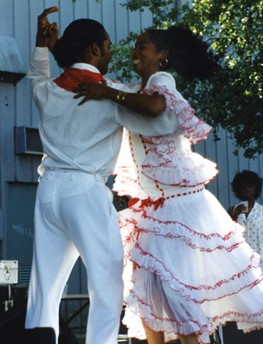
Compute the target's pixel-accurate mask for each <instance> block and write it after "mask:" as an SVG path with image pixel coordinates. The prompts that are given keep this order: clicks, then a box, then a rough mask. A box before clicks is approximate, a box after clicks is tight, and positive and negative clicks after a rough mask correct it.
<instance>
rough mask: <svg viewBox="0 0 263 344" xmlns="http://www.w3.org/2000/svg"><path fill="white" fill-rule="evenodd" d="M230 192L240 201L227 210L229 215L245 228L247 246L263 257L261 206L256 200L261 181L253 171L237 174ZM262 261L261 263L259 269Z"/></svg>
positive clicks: (262, 213) (262, 216)
mask: <svg viewBox="0 0 263 344" xmlns="http://www.w3.org/2000/svg"><path fill="white" fill-rule="evenodd" d="M231 185H232V191H233V193H234V194H235V196H236V197H237V198H238V199H239V200H240V202H239V203H238V204H236V205H235V206H233V207H230V208H229V209H228V213H229V215H230V216H231V217H232V219H233V220H234V221H237V222H238V223H239V224H240V225H241V226H243V227H244V228H245V232H244V236H245V239H246V241H247V242H248V243H249V245H250V246H251V247H252V248H253V249H254V250H255V251H256V252H257V253H259V254H260V255H261V256H262V255H263V206H262V205H261V204H259V203H258V202H257V201H256V200H257V199H258V198H259V196H260V193H261V190H262V179H261V178H260V177H259V175H258V174H257V173H255V172H253V171H248V170H244V171H242V172H238V173H237V174H236V175H235V176H234V178H233V181H232V183H231ZM262 268H263V261H261V269H262Z"/></svg>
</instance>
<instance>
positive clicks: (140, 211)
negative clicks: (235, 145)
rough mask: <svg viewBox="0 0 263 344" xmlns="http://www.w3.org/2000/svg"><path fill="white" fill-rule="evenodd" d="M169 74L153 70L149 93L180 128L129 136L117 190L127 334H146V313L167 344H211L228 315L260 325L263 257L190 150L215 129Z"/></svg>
mask: <svg viewBox="0 0 263 344" xmlns="http://www.w3.org/2000/svg"><path fill="white" fill-rule="evenodd" d="M169 78H171V76H170V74H167V73H157V74H155V75H154V76H153V77H152V79H150V80H149V82H148V85H147V86H146V89H145V90H144V92H147V93H149V94H150V93H153V92H158V93H160V94H163V95H164V96H165V97H166V102H167V111H174V113H175V118H176V120H177V121H178V131H177V133H176V134H175V135H174V136H172V135H169V136H164V137H154V138H149V137H143V136H140V135H136V134H132V133H128V132H125V133H124V140H123V147H122V151H121V153H120V157H119V164H118V167H117V169H116V174H117V175H116V179H115V185H114V190H115V191H117V192H118V193H119V195H130V196H131V197H132V198H131V200H130V202H129V208H127V209H125V210H123V211H121V212H120V225H121V233H122V238H123V245H124V251H125V267H124V282H125V294H124V302H125V304H126V306H127V307H126V311H125V317H124V319H123V322H124V323H125V324H126V325H127V327H128V335H129V336H130V337H136V338H139V339H145V338H146V337H145V333H144V329H143V326H142V322H141V319H143V321H144V323H145V324H146V325H147V326H149V327H151V328H152V329H154V330H156V331H164V332H165V336H166V341H169V340H173V339H175V338H176V334H177V333H180V334H185V335H187V334H190V333H193V332H195V333H196V334H197V335H198V338H199V342H200V343H209V342H210V341H209V336H210V335H211V334H212V333H213V332H214V331H215V330H216V329H217V327H218V326H219V325H220V324H224V323H225V322H227V321H235V322H237V325H238V328H239V329H242V330H244V331H245V332H248V331H251V330H254V329H256V328H260V327H263V282H262V278H263V276H262V272H261V269H260V267H259V266H260V260H261V258H260V256H259V255H258V254H257V253H256V252H255V251H253V250H252V249H251V248H250V246H249V245H248V244H247V243H246V242H245V240H244V237H243V227H241V226H240V225H238V224H237V223H236V222H233V221H232V219H231V218H230V216H229V215H228V214H227V212H226V211H225V209H224V208H223V207H222V206H221V204H220V203H219V202H218V200H217V199H216V198H215V197H214V196H213V195H212V194H211V193H210V192H209V191H208V190H206V189H205V185H206V184H207V183H209V182H210V181H211V180H213V179H214V178H215V177H216V175H217V173H218V171H217V168H216V165H215V164H214V163H213V162H211V161H209V160H207V159H205V158H204V157H202V156H200V155H199V154H197V153H194V152H193V151H192V149H191V146H192V144H195V143H196V142H198V141H200V140H203V139H206V138H207V135H208V134H209V133H210V131H211V129H212V128H211V127H210V126H208V125H207V124H206V123H204V122H203V121H202V120H199V119H198V118H197V117H196V116H195V115H194V112H193V110H192V109H191V107H190V106H189V105H188V103H187V102H186V101H185V100H184V99H183V97H182V96H181V95H180V93H179V92H177V91H176V89H175V86H174V89H173V87H172V86H170V87H169V80H170V79H169ZM163 79H169V80H168V82H167V80H166V81H165V82H164V80H163ZM173 82H174V81H173ZM162 85H168V86H162Z"/></svg>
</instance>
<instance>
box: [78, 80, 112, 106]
mask: <svg viewBox="0 0 263 344" xmlns="http://www.w3.org/2000/svg"><path fill="white" fill-rule="evenodd" d="M108 89H109V88H108V87H107V85H106V82H105V83H97V82H85V83H82V84H79V86H78V87H77V88H76V89H75V90H74V92H75V93H76V95H75V96H74V98H75V99H78V98H81V97H83V99H82V100H81V101H80V102H79V105H82V104H84V103H86V102H87V101H88V100H90V99H96V100H100V99H103V98H107V91H108Z"/></svg>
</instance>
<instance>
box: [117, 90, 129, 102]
mask: <svg viewBox="0 0 263 344" xmlns="http://www.w3.org/2000/svg"><path fill="white" fill-rule="evenodd" d="M126 95H127V93H126V92H122V91H119V92H118V93H117V96H116V98H117V100H118V101H120V102H124V101H125V98H126Z"/></svg>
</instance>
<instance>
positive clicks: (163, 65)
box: [159, 59, 168, 68]
mask: <svg viewBox="0 0 263 344" xmlns="http://www.w3.org/2000/svg"><path fill="white" fill-rule="evenodd" d="M167 65H168V59H163V60H161V61H160V62H159V66H160V67H161V68H165V67H167Z"/></svg>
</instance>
